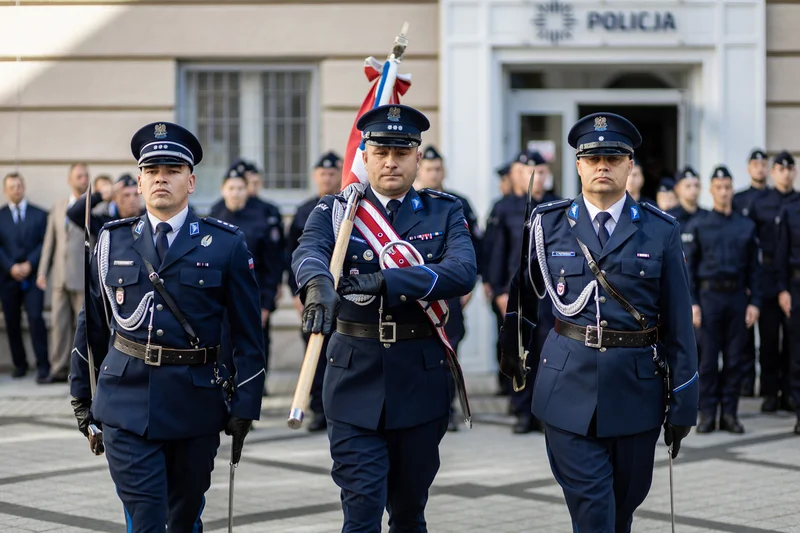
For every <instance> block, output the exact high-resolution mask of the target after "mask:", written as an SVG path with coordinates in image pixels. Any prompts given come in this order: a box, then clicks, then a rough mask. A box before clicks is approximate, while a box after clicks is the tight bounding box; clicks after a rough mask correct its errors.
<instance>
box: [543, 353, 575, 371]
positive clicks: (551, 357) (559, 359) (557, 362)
mask: <svg viewBox="0 0 800 533" xmlns="http://www.w3.org/2000/svg"><path fill="white" fill-rule="evenodd" d="M568 357H569V351H567V350H552V351H550V352H548V353H547V354H546V355H544V356H543V357H542V366H543V367H544V368H552V369H553V370H559V371H560V370H564V365H566V364H567V358H568Z"/></svg>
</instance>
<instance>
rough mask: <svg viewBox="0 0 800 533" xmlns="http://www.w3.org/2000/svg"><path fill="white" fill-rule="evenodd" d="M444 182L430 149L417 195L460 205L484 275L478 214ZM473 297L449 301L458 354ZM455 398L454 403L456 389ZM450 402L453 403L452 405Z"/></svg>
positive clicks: (452, 426) (424, 152)
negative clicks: (432, 194) (441, 195)
mask: <svg viewBox="0 0 800 533" xmlns="http://www.w3.org/2000/svg"><path fill="white" fill-rule="evenodd" d="M444 178H445V169H444V160H443V159H442V156H441V155H440V154H439V151H438V150H436V147H435V146H433V145H428V146H427V147H426V148H423V149H422V160H421V161H420V163H419V170H418V171H417V179H416V180H414V189H416V190H417V191H419V190H421V189H431V190H434V191H440V192H446V193H447V194H450V195H451V196H454V197H455V198H458V199H459V201H460V202H461V207H462V208H463V209H464V219H465V220H466V222H467V224H468V225H469V233H470V237H471V238H472V247H473V248H474V249H475V258H476V259H477V263H478V274H479V275H480V274H481V267H482V261H481V259H482V256H481V238H482V235H481V231H480V227H479V226H478V217H477V216H475V211H473V210H472V206H471V205H470V203H469V201H468V200H467V199H466V198H464V197H463V196H460V195H458V194H455V193H453V192H451V191H445V190H444V187H443V186H442V183H443V182H444ZM471 297H472V293H471V292H470V293H469V294H466V295H464V296H461V297H459V298H451V299H449V300H448V301H447V304H448V305H449V307H450V316H449V317H448V318H447V324H445V331H447V337H448V338H449V339H450V344H451V345H452V346H453V349H454V350H455V351H456V353H458V346H459V344H461V341H462V340H463V339H464V335H465V334H466V332H467V330H466V328H465V327H464V308H465V307H466V306H467V304H468V303H469V300H470V298H471ZM453 395H454V396H453V398H452V399H455V388H454V389H453ZM452 399H451V403H452ZM452 413H453V416H451V417H450V424H449V425H448V426H447V430H448V431H458V422H457V420H456V415H455V409H453V410H452Z"/></svg>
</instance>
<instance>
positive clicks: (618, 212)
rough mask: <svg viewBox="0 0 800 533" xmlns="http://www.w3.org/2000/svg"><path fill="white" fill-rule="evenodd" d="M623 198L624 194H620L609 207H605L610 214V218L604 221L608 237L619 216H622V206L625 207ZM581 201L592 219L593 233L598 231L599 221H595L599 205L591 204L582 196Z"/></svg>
mask: <svg viewBox="0 0 800 533" xmlns="http://www.w3.org/2000/svg"><path fill="white" fill-rule="evenodd" d="M625 198H626V195H624V194H623V195H622V198H620V199H619V200H618V201H617V202H615V203H614V205H612V206H611V207H609V208H608V209H606V212H607V213H608V214H609V215H611V218H609V219H608V221H607V222H606V229H607V230H608V235H609V237H610V236H611V234H612V233H614V228H616V227H617V223H618V222H619V217H621V216H622V208H623V207H625ZM583 203H584V204H586V210H587V211H588V212H589V218H591V219H592V227H593V228H594V232H595V233H599V232H600V223H599V222H598V221H597V213H599V212H600V211H602V209H600V208H599V207H596V206H594V205H592V203H591V202H589V200H587V199H586V197H585V196H584V197H583Z"/></svg>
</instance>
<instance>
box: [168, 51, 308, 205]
mask: <svg viewBox="0 0 800 533" xmlns="http://www.w3.org/2000/svg"><path fill="white" fill-rule="evenodd" d="M314 74H315V72H314V70H313V69H312V68H310V67H275V68H270V67H253V66H242V67H202V66H195V65H187V66H185V67H184V68H183V71H182V78H181V82H182V83H181V89H180V92H181V99H180V102H181V106H180V109H179V116H180V119H179V120H180V121H181V122H182V123H183V124H184V125H185V126H186V127H187V128H189V129H190V130H191V131H192V132H194V133H195V134H196V135H197V137H198V139H199V140H200V143H201V144H202V146H203V154H204V155H203V162H202V163H201V164H200V166H198V168H197V169H196V174H197V187H196V191H195V194H194V195H193V197H192V204H193V205H195V204H198V205H203V206H205V205H208V204H210V203H211V202H213V201H214V200H215V199H216V198H218V197H219V189H220V184H221V183H222V178H223V176H224V174H225V172H226V171H227V170H228V168H229V167H230V164H231V163H232V162H233V161H234V160H236V159H238V158H239V157H242V158H245V159H247V160H250V161H253V162H255V163H256V165H257V166H258V168H259V169H260V170H261V171H262V175H263V177H264V188H265V189H267V190H269V191H270V194H269V195H270V196H277V197H279V198H281V199H284V200H290V199H299V198H300V197H302V196H304V195H305V193H306V189H307V187H308V176H309V165H310V163H311V161H310V160H309V154H313V153H314V150H313V148H314V146H312V140H313V139H314V132H315V131H316V130H315V129H316V124H315V123H313V121H312V118H311V117H312V116H314V114H312V113H311V109H313V108H314V107H315V105H316V104H315V100H314V99H315V91H314V87H313V84H314ZM292 193H294V194H292Z"/></svg>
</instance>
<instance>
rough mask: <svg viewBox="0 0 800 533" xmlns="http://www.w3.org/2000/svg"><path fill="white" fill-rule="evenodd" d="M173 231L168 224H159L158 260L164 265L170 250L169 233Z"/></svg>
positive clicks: (157, 229)
mask: <svg viewBox="0 0 800 533" xmlns="http://www.w3.org/2000/svg"><path fill="white" fill-rule="evenodd" d="M170 231H172V226H170V225H169V224H167V223H166V222H159V223H158V226H156V252H157V253H158V259H159V260H160V261H161V262H162V263H163V262H164V258H165V257H167V251H168V250H169V240H167V233H169V232H170Z"/></svg>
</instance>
